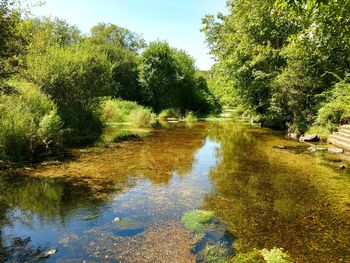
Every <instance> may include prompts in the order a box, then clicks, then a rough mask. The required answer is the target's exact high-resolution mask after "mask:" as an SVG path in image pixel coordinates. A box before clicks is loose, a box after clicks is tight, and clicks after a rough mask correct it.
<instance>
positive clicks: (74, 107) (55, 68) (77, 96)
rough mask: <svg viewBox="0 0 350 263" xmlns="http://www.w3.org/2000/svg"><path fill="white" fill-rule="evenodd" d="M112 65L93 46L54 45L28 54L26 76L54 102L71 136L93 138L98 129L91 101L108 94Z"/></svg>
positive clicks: (109, 91)
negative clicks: (58, 46) (44, 51)
mask: <svg viewBox="0 0 350 263" xmlns="http://www.w3.org/2000/svg"><path fill="white" fill-rule="evenodd" d="M111 68H112V65H111V63H110V61H109V60H108V57H107V55H106V54H105V53H102V52H100V50H99V49H97V48H95V47H94V46H88V45H82V44H80V45H73V46H69V47H61V48H57V47H54V46H53V47H48V48H47V50H46V53H45V54H43V55H40V56H38V55H32V56H30V57H29V58H28V69H27V70H26V76H27V78H28V79H29V80H30V81H33V82H34V83H36V84H37V85H39V86H40V87H41V89H42V90H43V91H44V92H45V93H46V94H49V95H50V96H51V97H52V99H53V100H54V102H55V103H56V104H57V106H58V113H59V115H60V116H61V118H62V120H63V122H64V127H65V128H67V129H68V131H70V135H71V136H69V137H70V138H71V139H72V138H73V139H74V140H76V139H77V138H75V137H77V136H79V137H80V138H84V137H85V138H86V139H90V138H91V139H92V138H94V137H95V136H97V135H98V134H99V132H100V131H101V122H100V121H99V117H98V116H97V114H96V112H95V111H96V108H97V106H96V105H94V102H95V101H96V99H97V98H98V97H102V96H109V95H110V94H111V90H110V84H111V83H112V77H111ZM76 142H78V141H76Z"/></svg>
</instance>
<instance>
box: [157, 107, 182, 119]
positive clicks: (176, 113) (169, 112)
mask: <svg viewBox="0 0 350 263" xmlns="http://www.w3.org/2000/svg"><path fill="white" fill-rule="evenodd" d="M172 118H174V119H179V118H181V111H180V110H178V109H173V108H171V109H165V110H162V111H161V112H160V113H159V119H160V120H163V121H165V120H166V119H172Z"/></svg>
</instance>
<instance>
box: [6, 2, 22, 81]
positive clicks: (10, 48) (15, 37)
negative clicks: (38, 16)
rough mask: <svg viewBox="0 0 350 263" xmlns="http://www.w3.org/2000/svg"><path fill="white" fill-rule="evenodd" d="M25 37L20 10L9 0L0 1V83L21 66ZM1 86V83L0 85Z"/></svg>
mask: <svg viewBox="0 0 350 263" xmlns="http://www.w3.org/2000/svg"><path fill="white" fill-rule="evenodd" d="M26 46H27V35H26V32H25V31H24V25H23V22H22V19H21V10H20V9H19V8H18V7H17V6H16V5H15V4H14V2H13V1H10V0H1V1H0V82H1V81H2V80H4V79H5V78H9V77H10V76H11V75H13V74H14V73H17V71H18V69H19V67H20V66H22V65H23V55H24V54H25V53H26ZM0 84H1V83H0Z"/></svg>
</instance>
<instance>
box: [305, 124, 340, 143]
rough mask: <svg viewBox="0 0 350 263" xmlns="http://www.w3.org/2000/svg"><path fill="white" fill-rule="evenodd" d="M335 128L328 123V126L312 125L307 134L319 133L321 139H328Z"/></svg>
mask: <svg viewBox="0 0 350 263" xmlns="http://www.w3.org/2000/svg"><path fill="white" fill-rule="evenodd" d="M334 130H335V127H334V126H332V125H330V124H328V125H326V127H323V126H311V127H310V128H309V129H308V130H307V132H306V133H307V134H317V135H318V136H320V139H321V140H323V141H325V140H327V138H328V137H329V135H331V133H332V132H333V131H334Z"/></svg>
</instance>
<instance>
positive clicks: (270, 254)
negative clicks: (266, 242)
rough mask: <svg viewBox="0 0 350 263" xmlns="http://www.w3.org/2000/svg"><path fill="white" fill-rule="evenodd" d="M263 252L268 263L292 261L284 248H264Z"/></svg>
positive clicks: (287, 262) (288, 262)
mask: <svg viewBox="0 0 350 263" xmlns="http://www.w3.org/2000/svg"><path fill="white" fill-rule="evenodd" d="M261 254H262V255H263V256H264V259H265V261H266V262H267V263H290V262H292V261H291V258H290V257H289V256H288V254H287V253H285V252H284V251H283V249H282V248H273V249H270V250H268V249H266V248H264V249H262V250H261Z"/></svg>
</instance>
